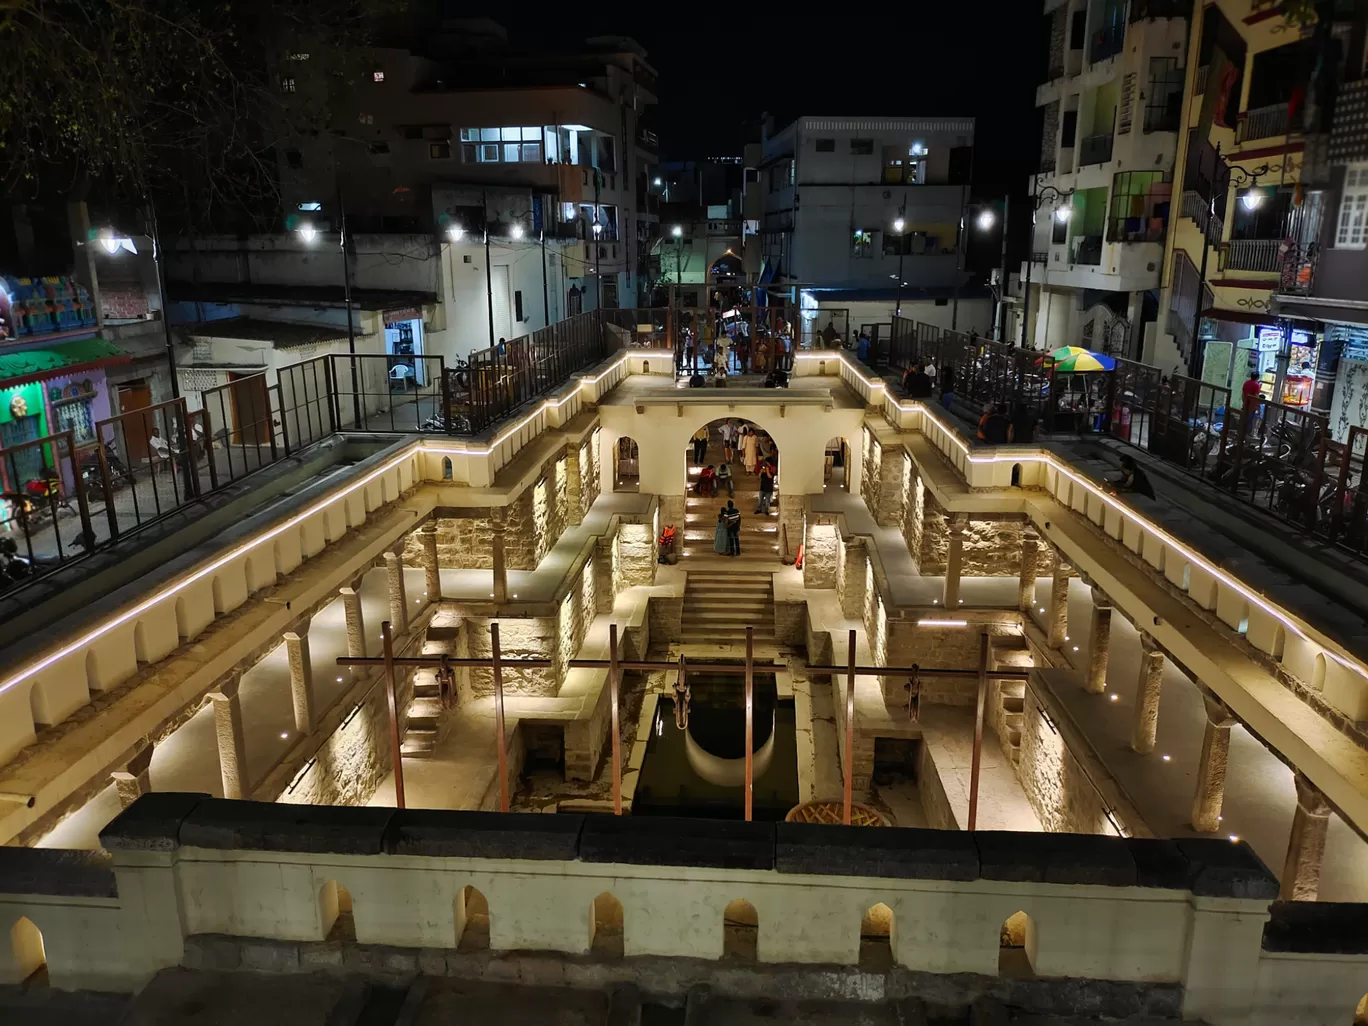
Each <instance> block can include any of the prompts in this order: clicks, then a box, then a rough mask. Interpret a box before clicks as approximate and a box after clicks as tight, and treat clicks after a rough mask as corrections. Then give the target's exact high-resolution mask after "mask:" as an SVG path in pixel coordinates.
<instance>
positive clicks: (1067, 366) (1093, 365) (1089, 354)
mask: <svg viewBox="0 0 1368 1026" xmlns="http://www.w3.org/2000/svg"><path fill="white" fill-rule="evenodd" d="M1050 360H1051V361H1052V362H1053V363H1054V370H1055V373H1056V374H1076V373H1080V372H1083V371H1110V370H1116V361H1115V360H1113V359H1112V358H1111V357H1110V356H1107V355H1106V354H1105V353H1094V352H1093V351H1092V350H1091V349H1084V348H1083V347H1082V346H1061V347H1060V348H1058V349H1056V350H1055V351H1054V352H1053V353H1051V354H1050Z"/></svg>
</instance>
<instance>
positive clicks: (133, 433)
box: [118, 380, 152, 466]
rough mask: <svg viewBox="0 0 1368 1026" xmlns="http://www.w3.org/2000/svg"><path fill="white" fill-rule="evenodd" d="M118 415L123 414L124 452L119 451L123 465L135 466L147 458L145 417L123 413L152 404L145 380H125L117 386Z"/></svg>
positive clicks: (145, 407)
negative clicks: (129, 415)
mask: <svg viewBox="0 0 1368 1026" xmlns="http://www.w3.org/2000/svg"><path fill="white" fill-rule="evenodd" d="M118 388H119V391H118V398H119V415H120V416H123V418H124V419H123V420H122V421H120V423H121V424H122V425H123V444H124V448H125V450H126V451H125V452H122V453H120V455H121V456H122V457H123V459H124V462H125V465H127V466H135V465H137V464H140V463H141V462H142V461H143V460H145V459H147V418H146V417H127V416H124V415H125V414H129V413H136V412H137V411H138V410H145V409H147V408H148V407H149V406H151V405H152V390H151V389H149V388H148V387H147V382H146V381H142V380H138V381H125V382H124V383H123V384H121V385H119V386H118Z"/></svg>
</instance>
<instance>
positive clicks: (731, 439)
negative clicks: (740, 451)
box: [722, 420, 736, 463]
mask: <svg viewBox="0 0 1368 1026" xmlns="http://www.w3.org/2000/svg"><path fill="white" fill-rule="evenodd" d="M735 444H736V425H735V424H733V423H732V422H731V421H729V420H724V421H723V422H722V459H723V460H724V461H725V462H727V463H730V462H731V461H732V456H733V453H732V447H733V446H734V445H735Z"/></svg>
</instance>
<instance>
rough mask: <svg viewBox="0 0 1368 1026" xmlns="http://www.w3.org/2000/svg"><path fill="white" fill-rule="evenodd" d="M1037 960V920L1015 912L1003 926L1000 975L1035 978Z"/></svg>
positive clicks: (999, 953) (999, 963) (1000, 947)
mask: <svg viewBox="0 0 1368 1026" xmlns="http://www.w3.org/2000/svg"><path fill="white" fill-rule="evenodd" d="M1035 959H1036V926H1035V920H1034V919H1032V918H1031V917H1030V916H1028V915H1027V914H1026V913H1025V912H1013V913H1012V914H1011V915H1010V916H1008V917H1007V919H1006V921H1005V922H1004V923H1003V924H1002V931H1001V933H1000V935H999V938H998V975H999V976H1016V977H1023V976H1034V975H1035Z"/></svg>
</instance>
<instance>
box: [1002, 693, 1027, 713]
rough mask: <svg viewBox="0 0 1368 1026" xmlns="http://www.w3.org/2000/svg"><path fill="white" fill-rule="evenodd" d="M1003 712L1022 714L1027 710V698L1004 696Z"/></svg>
mask: <svg viewBox="0 0 1368 1026" xmlns="http://www.w3.org/2000/svg"><path fill="white" fill-rule="evenodd" d="M1002 709H1003V712H1009V713H1020V712H1024V711H1025V709H1026V698H1025V696H1023V695H1004V696H1003V697H1002Z"/></svg>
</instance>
